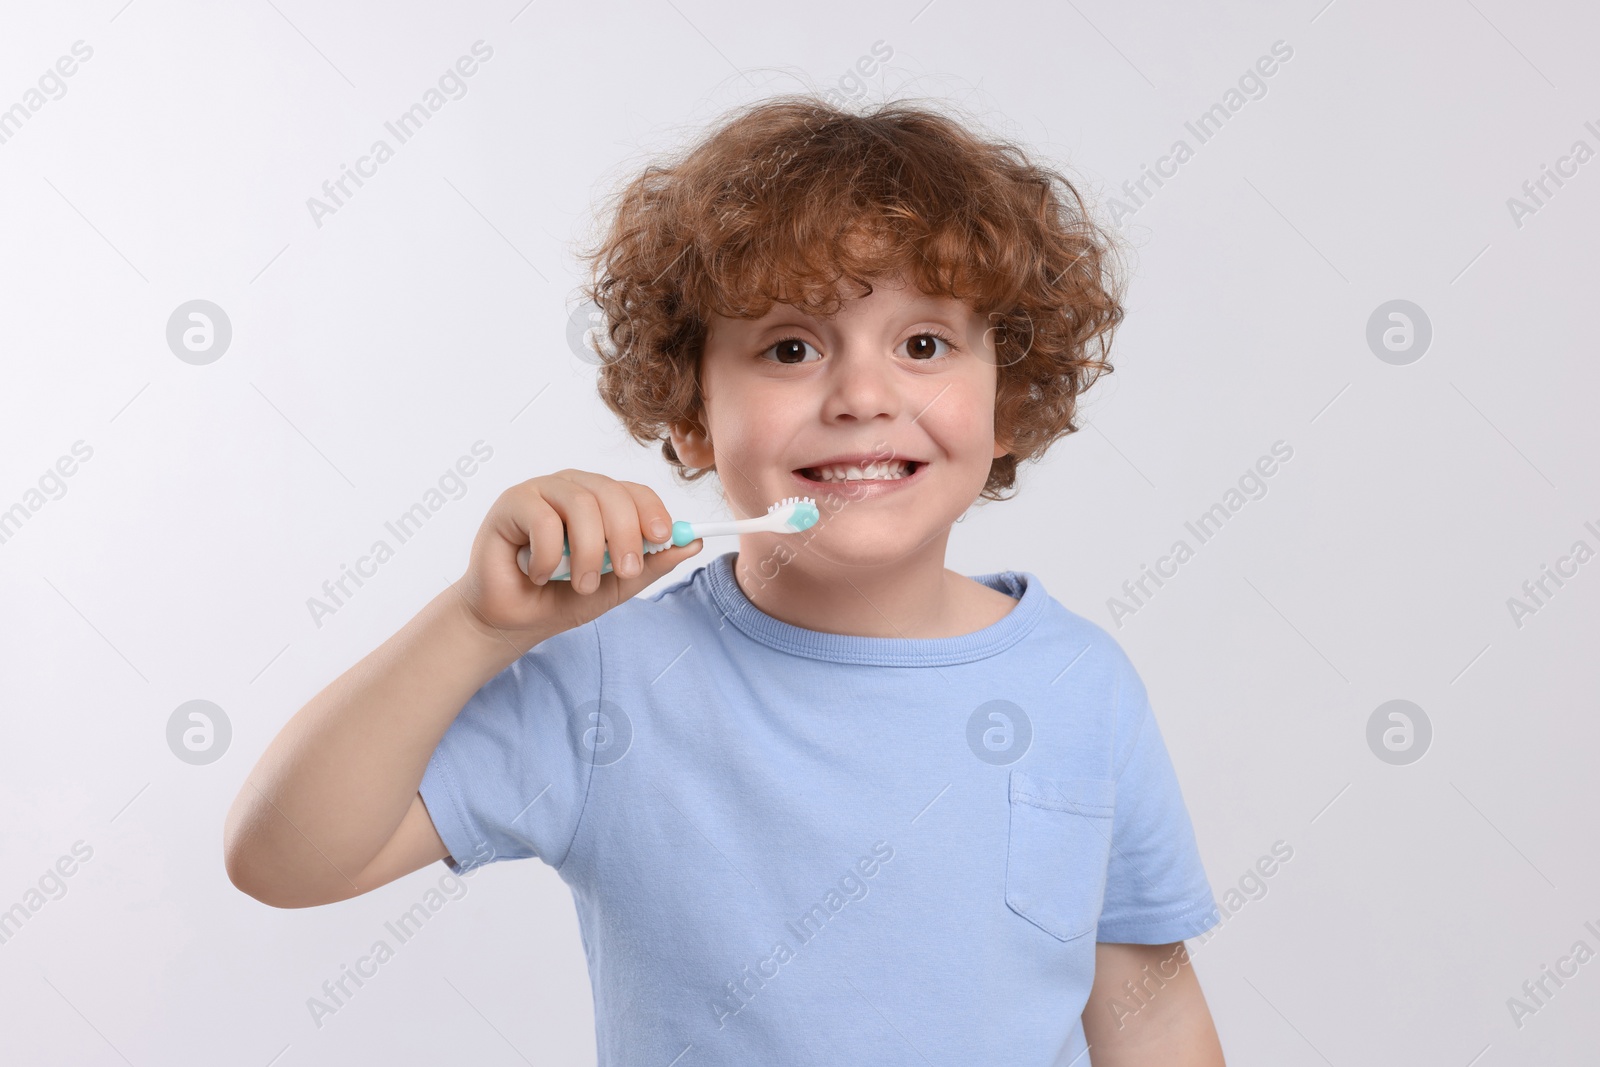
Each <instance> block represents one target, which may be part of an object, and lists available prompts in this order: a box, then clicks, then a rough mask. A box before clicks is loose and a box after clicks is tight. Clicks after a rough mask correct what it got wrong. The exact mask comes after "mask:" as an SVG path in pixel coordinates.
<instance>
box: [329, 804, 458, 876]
mask: <svg viewBox="0 0 1600 1067" xmlns="http://www.w3.org/2000/svg"><path fill="white" fill-rule="evenodd" d="M448 855H450V850H449V849H448V848H446V847H445V843H444V841H443V840H441V839H440V837H439V831H438V830H436V829H434V826H433V819H432V818H431V817H430V816H429V815H428V807H427V805H426V804H424V803H423V802H422V794H421V793H414V794H412V797H411V806H410V807H409V808H407V809H406V813H405V815H404V816H403V817H402V818H401V819H400V825H399V826H397V827H395V831H394V834H393V835H391V836H390V838H389V840H388V841H386V842H384V845H383V847H382V848H380V849H379V850H378V854H377V855H376V856H374V857H372V862H371V863H368V864H367V865H366V867H365V868H363V869H362V871H361V873H360V874H358V875H356V876H355V883H356V885H357V886H359V887H360V889H359V892H362V893H367V892H370V891H372V890H374V889H376V888H378V887H379V886H380V885H387V884H388V883H389V882H392V881H394V880H395V879H396V878H399V877H400V876H401V875H403V874H410V873H411V872H412V871H415V870H417V869H419V868H422V867H426V866H427V865H428V864H430V863H433V862H435V861H436V860H442V859H444V858H445V857H446V856H448ZM351 895H352V896H353V895H354V894H351Z"/></svg>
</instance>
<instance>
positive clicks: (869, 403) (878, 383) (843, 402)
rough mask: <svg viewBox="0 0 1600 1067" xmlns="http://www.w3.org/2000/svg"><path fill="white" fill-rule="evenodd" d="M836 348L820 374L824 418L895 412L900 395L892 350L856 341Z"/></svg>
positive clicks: (900, 403)
mask: <svg viewBox="0 0 1600 1067" xmlns="http://www.w3.org/2000/svg"><path fill="white" fill-rule="evenodd" d="M839 352H840V355H839V356H838V358H836V359H835V360H834V361H833V365H832V366H831V367H830V368H829V369H828V372H827V374H826V375H825V376H824V380H825V382H826V391H827V395H826V397H825V399H824V401H823V407H822V416H823V418H824V420H825V421H828V422H834V421H837V420H840V419H854V420H856V421H859V422H870V421H871V420H872V419H874V418H877V417H878V416H879V415H886V416H888V417H889V418H891V419H893V418H895V417H896V416H898V415H899V414H900V411H901V408H902V407H903V405H904V398H903V397H902V396H901V393H900V389H901V383H900V382H899V380H898V376H899V373H900V372H899V368H897V367H896V366H895V364H894V356H893V354H892V353H889V352H884V351H880V350H879V349H878V348H875V347H872V346H870V345H868V344H866V343H864V342H858V341H849V342H846V343H845V344H843V345H841V346H840V349H839Z"/></svg>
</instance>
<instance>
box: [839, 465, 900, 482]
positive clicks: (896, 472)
mask: <svg viewBox="0 0 1600 1067" xmlns="http://www.w3.org/2000/svg"><path fill="white" fill-rule="evenodd" d="M905 468H906V464H905V462H904V461H901V462H898V463H882V462H880V463H869V464H867V466H866V467H864V468H863V467H856V466H844V465H836V466H832V467H819V468H818V471H819V473H821V474H822V475H823V476H824V477H825V478H832V479H835V480H839V479H850V478H860V479H867V478H898V477H900V476H901V475H902V474H903V473H904V472H905Z"/></svg>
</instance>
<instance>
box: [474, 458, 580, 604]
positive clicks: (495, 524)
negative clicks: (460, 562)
mask: <svg viewBox="0 0 1600 1067" xmlns="http://www.w3.org/2000/svg"><path fill="white" fill-rule="evenodd" d="M489 518H490V520H491V521H490V523H489V524H487V525H486V526H485V528H484V529H483V530H482V531H480V532H479V535H478V543H477V544H475V545H474V548H473V551H474V552H475V553H476V552H477V551H478V550H479V547H480V546H481V547H482V548H484V549H485V550H487V549H488V548H489V547H490V545H491V544H492V543H493V539H495V538H498V540H499V542H500V543H506V544H510V545H512V546H514V548H513V551H514V552H518V551H520V550H521V549H522V547H523V546H527V547H528V549H529V557H528V566H527V569H526V571H525V572H524V573H526V574H527V575H528V578H529V580H530V581H533V582H534V584H536V585H537V584H538V577H539V575H540V574H541V573H544V574H549V573H550V571H551V570H552V569H554V568H555V563H553V562H552V563H551V564H550V565H549V567H546V568H545V569H544V571H543V572H541V571H540V569H539V568H540V566H541V565H542V564H541V563H540V559H539V551H540V549H542V548H543V547H544V546H545V545H547V544H548V543H549V541H550V537H551V535H552V532H553V533H554V536H555V537H557V538H560V536H561V516H559V515H557V514H556V513H555V511H554V510H553V509H552V508H551V507H550V505H549V504H548V503H546V501H545V499H544V497H543V496H542V495H541V494H540V492H539V488H538V485H537V481H536V480H530V481H526V482H522V483H521V484H519V485H513V486H511V487H510V488H509V489H507V490H505V492H503V493H501V494H500V496H499V497H498V498H497V499H496V500H495V502H494V507H492V508H490V509H489ZM494 551H496V552H498V551H500V550H499V549H495V550H494ZM513 558H515V557H514V556H513ZM558 558H559V557H558Z"/></svg>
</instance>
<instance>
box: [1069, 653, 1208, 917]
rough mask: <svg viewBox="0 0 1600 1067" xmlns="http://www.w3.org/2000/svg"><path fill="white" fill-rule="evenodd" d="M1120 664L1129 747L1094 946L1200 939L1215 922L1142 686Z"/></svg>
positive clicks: (1121, 713) (1121, 714)
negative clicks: (1115, 943)
mask: <svg viewBox="0 0 1600 1067" xmlns="http://www.w3.org/2000/svg"><path fill="white" fill-rule="evenodd" d="M1119 658H1120V659H1122V669H1121V670H1120V671H1119V672H1118V674H1119V677H1120V681H1119V683H1118V696H1117V724H1118V734H1119V737H1121V738H1131V742H1130V743H1129V747H1128V750H1127V752H1126V755H1125V757H1124V759H1123V763H1122V769H1121V770H1120V771H1119V772H1118V774H1117V784H1116V806H1115V813H1114V815H1113V817H1112V826H1111V857H1110V862H1109V867H1108V870H1107V875H1106V892H1105V902H1104V905H1103V907H1102V909H1101V913H1100V925H1099V927H1098V929H1097V931H1096V934H1095V940H1096V941H1115V942H1124V943H1128V944H1137V945H1165V944H1169V943H1171V942H1175V941H1183V940H1186V939H1188V938H1191V937H1195V936H1197V935H1199V934H1201V933H1204V932H1205V931H1206V930H1209V929H1210V928H1211V927H1213V926H1215V925H1216V924H1217V922H1218V921H1220V918H1221V917H1220V915H1219V914H1218V912H1217V906H1216V901H1215V899H1214V898H1213V897H1212V895H1211V885H1210V883H1209V882H1208V881H1207V880H1206V872H1205V868H1204V867H1203V866H1202V865H1201V863H1200V850H1199V848H1198V847H1197V845H1196V843H1195V836H1194V827H1193V825H1192V824H1191V822H1190V820H1189V811H1188V809H1187V808H1186V807H1185V806H1184V803H1183V794H1182V792H1181V791H1180V789H1179V787H1178V778H1177V774H1176V773H1175V772H1174V770H1173V767H1172V760H1171V759H1170V758H1169V757H1168V755H1167V748H1166V744H1165V743H1164V742H1163V740H1162V738H1161V730H1160V727H1159V726H1158V725H1157V724H1156V719H1155V715H1154V714H1153V712H1152V711H1151V709H1150V703H1149V698H1148V696H1147V694H1146V692H1145V687H1144V683H1143V682H1142V681H1141V680H1140V678H1139V675H1138V673H1137V672H1136V671H1135V670H1134V669H1133V665H1132V664H1131V663H1128V662H1127V659H1126V657H1125V656H1122V657H1119ZM1120 747H1121V744H1120V743H1119V748H1120Z"/></svg>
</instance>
